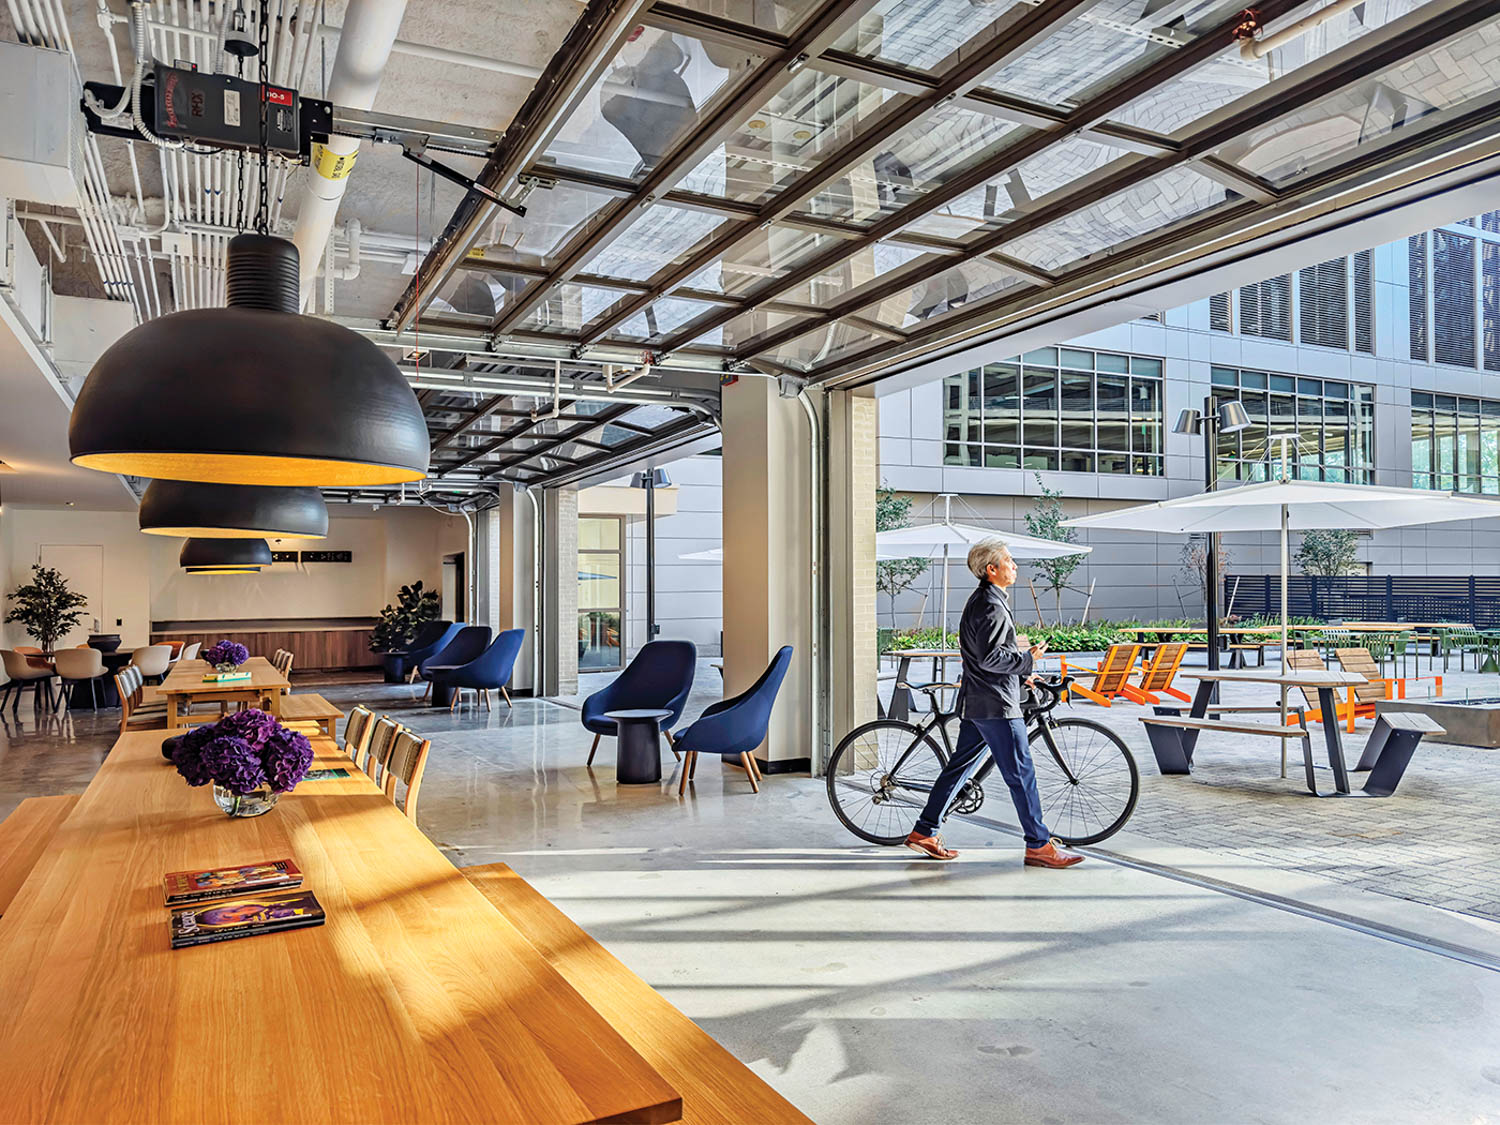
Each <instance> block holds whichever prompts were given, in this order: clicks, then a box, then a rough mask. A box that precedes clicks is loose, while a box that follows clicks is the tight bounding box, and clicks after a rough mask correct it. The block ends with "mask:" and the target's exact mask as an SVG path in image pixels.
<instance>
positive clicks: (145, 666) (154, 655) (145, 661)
mask: <svg viewBox="0 0 1500 1125" xmlns="http://www.w3.org/2000/svg"><path fill="white" fill-rule="evenodd" d="M130 663H131V664H133V665H134V666H135V667H137V668H139V669H140V670H141V677H142V679H147V680H149V679H151V678H153V677H155V676H165V675H166V674H167V669H168V668H169V667H171V664H172V646H171V645H146V646H145V647H144V648H138V649H136V650H135V651H134V652H132V653H131V654H130Z"/></svg>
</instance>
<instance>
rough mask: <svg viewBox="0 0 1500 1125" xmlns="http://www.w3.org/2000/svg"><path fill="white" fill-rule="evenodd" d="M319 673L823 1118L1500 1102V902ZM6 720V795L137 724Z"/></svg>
mask: <svg viewBox="0 0 1500 1125" xmlns="http://www.w3.org/2000/svg"><path fill="white" fill-rule="evenodd" d="M714 686H715V685H714V684H713V681H711V680H710V681H708V683H707V684H706V685H705V690H704V692H703V695H704V696H705V697H706V698H712V695H713V692H712V690H711V689H712V688H713V687H714ZM318 690H320V691H322V692H323V693H324V694H325V695H328V696H329V697H330V698H334V699H336V700H338V701H339V702H341V703H345V704H347V703H350V702H352V701H354V700H356V699H364V700H366V701H369V702H370V703H371V704H372V705H374V706H376V707H379V708H381V709H383V710H388V711H390V712H393V713H395V714H397V715H398V716H399V717H400V718H401V719H402V721H404V722H407V723H409V724H410V725H411V726H413V727H414V728H415V729H417V730H419V731H420V732H422V733H423V734H425V735H430V736H431V737H432V738H433V739H434V752H433V756H432V758H431V760H430V764H429V767H428V773H427V777H426V781H425V783H424V789H423V797H422V804H423V809H422V816H421V824H422V827H423V829H424V830H425V831H426V832H427V833H428V835H429V836H431V837H432V838H433V839H434V840H435V841H437V842H438V843H439V844H441V846H443V847H444V849H445V850H446V851H447V852H448V853H449V854H450V855H451V856H452V857H453V859H454V861H455V862H457V863H459V864H469V863H485V862H490V861H494V860H503V861H505V862H506V863H509V864H510V865H511V866H513V867H514V868H516V869H517V870H518V871H519V872H520V873H521V874H522V875H524V876H525V877H526V878H528V879H529V880H531V881H532V882H533V883H534V884H535V885H536V886H537V887H538V888H539V889H541V890H542V891H543V892H544V893H545V894H547V895H548V897H550V898H551V899H552V900H553V901H555V902H556V903H558V904H559V906H561V908H562V909H563V910H565V911H566V912H567V913H568V914H569V915H571V916H572V917H573V918H575V919H576V920H577V921H578V922H580V923H581V924H582V925H583V926H584V927H585V928H586V929H587V930H589V932H591V933H592V934H594V935H595V936H596V937H598V938H599V939H600V940H601V941H603V942H604V943H605V944H606V945H607V946H608V947H609V948H610V949H611V950H612V951H613V952H614V953H616V955H618V956H619V957H620V958H621V959H622V960H624V961H625V962H626V963H627V964H628V965H630V966H631V967H632V968H633V969H635V970H636V971H637V972H639V973H640V974H641V975H642V976H643V977H644V978H645V979H646V980H648V981H649V982H650V983H651V984H653V985H654V986H655V987H657V988H659V989H660V990H661V991H662V992H663V993H664V994H666V995H667V996H668V997H669V998H670V999H671V1000H672V1001H673V1002H674V1003H676V1004H677V1005H678V1006H679V1007H681V1008H682V1009H683V1010H684V1011H686V1012H687V1013H688V1014H689V1015H691V1016H692V1017H693V1018H694V1019H696V1020H698V1021H699V1022H700V1023H701V1024H702V1025H703V1026H704V1027H705V1028H707V1029H708V1030H709V1031H710V1032H711V1033H712V1034H713V1035H715V1036H716V1037H717V1038H719V1039H720V1040H721V1041H722V1042H723V1043H725V1044H726V1046H728V1047H729V1049H730V1050H731V1051H733V1052H734V1053H735V1054H736V1055H737V1056H738V1057H739V1058H741V1059H743V1060H745V1061H746V1062H747V1063H748V1064H749V1065H750V1066H752V1067H753V1068H754V1069H755V1070H756V1072H757V1073H759V1074H761V1075H762V1076H763V1077H765V1078H766V1080H767V1081H769V1082H771V1083H772V1084H773V1085H775V1086H776V1087H777V1088H778V1089H780V1090H781V1091H782V1092H783V1093H784V1094H785V1095H786V1096H787V1097H789V1098H790V1099H791V1100H792V1101H794V1102H795V1103H796V1104H798V1105H799V1106H800V1107H802V1108H803V1109H804V1110H805V1111H806V1112H807V1113H808V1114H809V1115H810V1116H812V1117H813V1118H814V1119H815V1120H818V1121H820V1122H826V1123H830V1125H843V1123H849V1125H855V1123H858V1125H871V1123H885V1122H890V1123H901V1125H905V1123H912V1125H918V1123H920V1125H926V1123H929V1122H945V1123H947V1122H952V1123H968V1122H974V1123H979V1122H1043V1123H1074V1122H1298V1123H1301V1122H1306V1121H1325V1122H1346V1121H1347V1122H1463V1123H1482V1122H1500V972H1496V971H1494V970H1493V969H1492V968H1489V967H1486V965H1487V964H1491V963H1493V964H1496V965H1500V926H1496V925H1495V924H1493V923H1491V922H1490V921H1488V920H1486V919H1483V918H1480V917H1476V916H1474V915H1470V914H1460V913H1455V912H1452V911H1446V910H1441V909H1437V908H1434V907H1432V906H1428V905H1425V904H1421V903H1417V902H1412V901H1408V900H1404V899H1400V898H1394V897H1391V896H1389V895H1382V894H1376V893H1373V892H1371V891H1369V890H1365V889H1362V888H1359V887H1355V886H1350V885H1347V884H1342V883H1338V882H1335V881H1330V880H1323V879H1320V878H1318V877H1317V876H1316V874H1314V873H1310V872H1308V871H1304V870H1300V869H1290V868H1283V867H1278V866H1276V865H1274V864H1271V863H1266V862H1262V861H1259V860H1257V859H1255V858H1253V857H1248V856H1244V855H1239V854H1235V853H1233V852H1230V851H1228V850H1224V851H1215V850H1212V849H1203V848H1197V847H1193V846H1191V845H1189V844H1185V843H1183V842H1181V841H1162V840H1157V839H1153V838H1152V837H1150V836H1147V835H1144V834H1139V833H1134V832H1127V833H1124V834H1122V835H1121V836H1119V837H1116V838H1115V839H1114V840H1113V841H1111V842H1110V848H1111V850H1112V851H1114V852H1116V853H1119V854H1120V855H1121V856H1123V857H1125V858H1126V859H1127V860H1128V861H1131V862H1139V863H1146V864H1159V865H1161V866H1162V868H1163V871H1164V873H1158V872H1157V871H1155V870H1151V869H1142V868H1140V867H1138V866H1122V865H1121V864H1119V863H1113V862H1106V861H1105V860H1104V859H1103V858H1098V857H1096V858H1094V859H1093V860H1091V861H1090V862H1088V863H1085V864H1084V865H1082V866H1081V867H1078V868H1075V869H1072V870H1069V871H1064V872H1049V871H1038V870H1034V869H1027V868H1025V867H1023V866H1022V865H1021V864H1020V855H1019V852H1018V850H1017V843H1016V841H1015V840H1014V839H1013V838H1012V837H1011V836H1009V835H1006V834H1003V833H997V832H994V831H990V830H988V829H985V828H982V827H980V826H976V825H972V824H954V825H953V826H952V827H951V829H950V831H949V833H948V835H949V838H950V841H951V842H952V843H953V844H954V845H955V846H957V847H960V848H962V849H964V851H965V854H964V856H963V857H962V859H961V860H959V861H958V862H957V863H954V864H948V865H938V864H931V863H925V862H923V861H920V860H916V859H915V858H914V857H912V856H911V855H910V854H909V853H906V852H904V851H894V850H886V849H879V848H872V847H865V846H860V845H858V843H857V842H856V841H855V840H854V839H853V838H852V837H850V836H848V835H847V834H846V833H845V832H844V831H843V829H842V828H841V827H840V826H839V825H838V824H837V822H836V821H834V819H833V817H832V816H831V814H830V813H829V810H828V807H827V804H826V800H825V798H824V796H823V791H822V787H821V784H820V783H819V782H818V781H816V780H813V779H808V778H797V777H774V778H770V779H768V782H767V784H766V786H765V788H764V789H763V791H762V792H761V793H760V794H759V795H755V794H752V793H751V792H750V789H749V786H748V784H747V783H746V782H745V780H744V776H743V774H740V773H739V772H738V771H734V770H730V769H723V768H721V767H719V766H718V765H717V764H712V763H709V764H705V765H703V766H701V767H700V768H699V771H698V781H697V783H696V785H695V787H694V788H693V790H691V791H690V794H689V796H688V797H687V798H685V799H679V798H678V797H677V795H676V777H675V771H674V770H673V768H672V767H673V763H672V761H671V758H670V756H668V757H667V759H666V763H665V765H666V769H665V776H664V779H663V782H662V783H661V785H660V786H642V787H619V786H616V785H615V783H614V778H613V766H612V760H611V754H610V748H609V746H608V743H606V746H605V747H603V748H601V752H600V756H599V758H598V759H597V760H596V762H595V766H594V768H593V769H588V768H585V766H584V758H585V756H586V754H587V750H588V744H589V736H587V735H586V734H585V733H584V732H583V730H582V728H581V727H580V726H579V725H578V720H577V714H576V712H575V711H573V710H571V709H570V708H568V707H566V706H561V705H558V704H555V703H548V702H543V701H533V700H517V702H516V706H515V709H514V710H508V709H506V708H505V707H504V706H503V705H502V706H501V707H500V708H499V709H498V710H496V711H492V712H488V713H486V712H484V711H482V710H481V711H479V712H478V713H475V712H474V711H473V709H472V708H471V707H468V706H466V707H465V708H464V709H463V710H462V711H461V712H459V713H457V714H455V715H451V716H450V715H449V714H448V713H447V712H446V711H443V712H439V711H435V710H432V709H429V708H423V707H421V706H420V705H419V703H418V701H417V698H416V697H417V695H418V691H417V690H416V689H411V688H406V687H385V686H382V685H374V684H368V685H359V684H353V685H351V684H329V685H326V686H320V687H319V688H318ZM690 713H691V709H690ZM6 714H7V722H6V723H5V724H4V725H3V726H0V733H3V735H4V741H3V745H0V811H3V810H5V809H8V808H9V807H11V806H12V805H13V804H14V803H15V801H16V800H18V799H19V798H20V797H21V796H24V795H27V794H29V793H43V792H61V791H66V790H70V789H81V788H82V787H83V786H84V785H85V784H86V783H87V781H88V778H89V776H90V775H91V773H92V771H93V770H94V768H95V767H96V766H97V764H98V762H99V761H100V759H101V757H102V755H103V754H104V752H105V751H106V749H107V747H108V744H109V742H110V738H111V732H112V729H113V724H114V722H115V717H114V715H112V714H107V713H106V714H101V716H100V717H99V718H97V719H96V718H94V717H92V716H89V715H87V714H86V713H85V714H83V715H75V716H74V717H73V718H71V719H63V720H46V719H44V720H42V721H41V723H40V725H38V723H37V721H36V718H35V716H34V715H33V714H32V713H31V712H30V709H29V702H28V704H26V705H23V706H22V708H21V715H22V722H21V724H20V726H19V727H17V724H16V723H15V722H14V721H10V720H9V712H7V713H6ZM1131 722H1132V723H1133V722H1134V720H1133V719H1132V720H1131ZM1256 752H1257V753H1259V751H1256ZM1224 756H1225V757H1226V758H1232V757H1233V755H1232V754H1230V753H1229V752H1227V751H1226V753H1225V755H1224ZM1143 773H1145V774H1146V775H1148V777H1149V775H1150V774H1151V773H1152V771H1150V770H1149V769H1148V770H1145V771H1143ZM1153 791H1154V790H1152V789H1148V790H1147V796H1145V797H1143V803H1145V801H1146V800H1147V798H1148V797H1149V795H1150V794H1151V793H1152V792H1153ZM1293 792H1294V790H1293ZM1297 803H1298V804H1299V805H1308V806H1321V805H1326V804H1328V802H1315V801H1311V800H1310V799H1309V800H1307V801H1302V802H1297ZM1348 804H1350V805H1360V806H1363V807H1365V808H1378V807H1382V806H1391V805H1392V804H1393V802H1348ZM1299 815H1300V814H1299ZM1494 858H1495V857H1494V856H1493V855H1492V856H1491V859H1490V863H1491V865H1492V866H1493V863H1494ZM1174 875H1176V876H1178V877H1170V876H1174ZM1204 876H1206V877H1210V878H1212V879H1214V880H1217V881H1218V882H1217V883H1212V884H1210V883H1206V882H1204V881H1203V879H1202V878H1200V877H1204ZM1184 879H1187V880H1188V881H1183V880H1184ZM1225 885H1227V887H1228V888H1229V889H1230V890H1233V891H1234V893H1226V889H1225ZM1247 895H1248V896H1249V897H1248V898H1247V897H1245V896H1247ZM1264 895H1276V896H1280V898H1279V899H1278V900H1276V901H1279V902H1280V903H1281V905H1282V907H1284V908H1277V907H1275V906H1272V905H1267V902H1268V901H1270V900H1267V899H1265V898H1264V897H1260V896H1264ZM1298 911H1304V912H1298ZM1334 917H1337V918H1339V919H1343V920H1345V924H1344V925H1336V924H1334V922H1333V921H1332V920H1330V919H1331V918H1334ZM1350 919H1354V920H1357V921H1354V922H1350V921H1349V920H1350ZM1351 926H1355V927H1356V928H1350V927H1351ZM1360 926H1363V927H1365V928H1367V929H1371V930H1374V931H1376V932H1377V933H1384V934H1386V935H1387V936H1386V937H1382V936H1377V933H1367V932H1361V930H1360V929H1359V928H1357V927H1360ZM1394 933H1400V934H1405V935H1408V936H1407V937H1406V938H1405V940H1404V941H1396V940H1389V939H1388V938H1389V936H1390V935H1392V934H1394ZM1410 935H1428V936H1430V937H1432V938H1434V939H1437V940H1439V941H1441V942H1443V943H1445V944H1444V945H1443V947H1442V949H1443V950H1446V951H1447V953H1448V954H1449V955H1445V954H1444V952H1443V951H1440V950H1437V949H1434V948H1431V947H1427V946H1424V945H1423V944H1421V943H1420V941H1418V942H1417V944H1410V943H1411V942H1412V941H1414V940H1416V939H1415V938H1413V937H1411V936H1410ZM1466 957H1467V958H1469V959H1470V960H1475V961H1480V962H1484V964H1473V963H1469V962H1468V961H1466V960H1464V959H1463V958H1466ZM1491 959H1493V960H1491Z"/></svg>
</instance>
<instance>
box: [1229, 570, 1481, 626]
mask: <svg viewBox="0 0 1500 1125" xmlns="http://www.w3.org/2000/svg"><path fill="white" fill-rule="evenodd" d="M1220 604H1222V605H1223V606H1224V607H1225V612H1228V613H1232V614H1234V616H1236V617H1249V616H1253V615H1256V614H1265V615H1268V616H1274V615H1279V614H1280V613H1281V576H1280V575H1277V574H1230V575H1226V576H1225V578H1224V600H1223V602H1222V603H1220ZM1287 611H1288V612H1289V613H1290V614H1291V615H1292V616H1294V617H1319V618H1323V619H1325V620H1328V621H1339V620H1344V621H1458V622H1464V623H1468V624H1473V625H1477V626H1481V627H1485V628H1489V627H1500V575H1465V574H1457V575H1421V574H1383V575H1340V576H1338V577H1334V578H1328V577H1319V576H1315V575H1310V574H1297V575H1293V576H1291V578H1290V579H1289V580H1288V582H1287Z"/></svg>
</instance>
